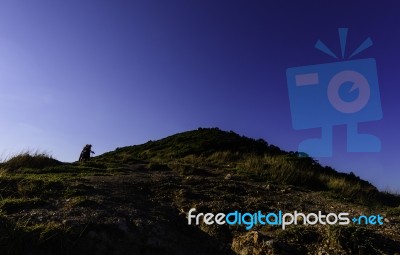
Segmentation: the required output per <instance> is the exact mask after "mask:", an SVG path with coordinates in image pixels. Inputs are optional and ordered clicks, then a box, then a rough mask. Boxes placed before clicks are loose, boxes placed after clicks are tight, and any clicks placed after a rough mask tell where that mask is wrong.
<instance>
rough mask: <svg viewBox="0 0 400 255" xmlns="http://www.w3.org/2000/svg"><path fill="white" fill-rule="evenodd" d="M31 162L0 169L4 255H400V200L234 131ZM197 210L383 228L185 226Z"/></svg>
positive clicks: (0, 233) (196, 133)
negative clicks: (361, 219) (75, 159)
mask: <svg viewBox="0 0 400 255" xmlns="http://www.w3.org/2000/svg"><path fill="white" fill-rule="evenodd" d="M29 159H30V160H29V161H23V162H22V161H18V160H16V159H13V160H12V161H11V162H12V163H13V164H8V163H10V162H5V163H3V164H2V169H3V173H2V175H1V176H0V186H1V190H0V195H1V200H0V208H1V215H0V225H1V228H0V236H1V238H0V253H1V254H28V253H29V254H47V253H55V252H57V254H189V253H190V254H325V253H329V254H400V217H399V216H400V207H399V205H400V198H399V197H397V196H394V195H390V194H386V193H381V192H379V191H378V190H377V189H376V188H375V187H374V186H373V185H371V184H370V183H368V182H366V181H363V180H361V179H360V178H358V177H357V176H355V175H354V174H344V173H338V172H336V171H335V170H334V169H332V168H329V167H322V166H321V165H319V164H318V162H316V161H314V160H313V159H312V158H308V157H301V155H298V154H296V153H287V152H284V151H281V150H280V149H279V148H278V147H275V146H272V145H269V144H268V143H267V142H265V141H263V140H254V139H250V138H246V137H241V136H239V135H237V134H235V133H233V132H224V131H221V130H219V129H199V130H194V131H189V132H184V133H181V134H176V135H173V136H170V137H167V138H164V139H161V140H159V141H150V142H148V143H145V144H142V145H137V146H130V147H124V148H118V149H116V150H115V151H113V152H109V153H106V154H103V155H101V156H98V157H96V158H93V159H92V161H90V162H87V163H83V164H81V163H73V164H67V163H64V164H60V163H59V162H57V161H54V160H48V162H49V164H48V165H42V164H39V165H34V166H31V163H30V162H32V160H31V158H29ZM16 161H17V162H16ZM41 162H42V161H41ZM55 162H56V163H57V164H55ZM191 208H196V210H197V212H203V213H207V212H212V213H219V212H222V213H228V212H232V211H235V210H238V211H241V212H247V211H249V212H252V213H253V212H257V211H259V210H261V211H263V212H278V211H279V210H282V211H285V212H293V211H295V210H297V211H301V212H303V213H312V212H318V211H322V212H324V213H330V212H335V213H340V212H348V213H350V214H351V215H352V216H358V215H369V214H381V215H383V216H384V217H385V222H384V224H383V225H379V226H376V225H356V224H350V225H348V226H328V225H318V224H317V225H303V224H298V225H296V226H288V227H287V229H286V230H282V228H281V227H280V226H263V225H255V226H253V228H252V229H251V230H250V231H248V230H246V229H245V228H246V226H245V225H242V226H228V225H215V224H214V225H206V224H204V223H203V224H200V225H199V226H195V225H191V226H189V225H188V221H187V214H188V212H189V210H190V209H191Z"/></svg>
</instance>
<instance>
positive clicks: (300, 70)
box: [286, 28, 382, 157]
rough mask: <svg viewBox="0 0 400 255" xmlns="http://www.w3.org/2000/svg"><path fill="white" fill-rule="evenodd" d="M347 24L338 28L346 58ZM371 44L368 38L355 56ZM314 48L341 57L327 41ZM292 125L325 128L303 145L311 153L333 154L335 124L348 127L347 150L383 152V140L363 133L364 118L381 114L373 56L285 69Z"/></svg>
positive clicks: (371, 117) (380, 116)
mask: <svg viewBox="0 0 400 255" xmlns="http://www.w3.org/2000/svg"><path fill="white" fill-rule="evenodd" d="M347 31H348V29H347V28H339V37H340V43H341V49H342V59H344V56H345V45H346V38H347ZM371 45H372V40H371V39H370V38H367V39H366V40H365V41H364V42H363V43H362V44H361V45H360V46H359V47H358V48H357V49H356V50H355V51H354V52H353V53H352V54H351V55H350V57H349V58H352V57H353V56H354V55H356V54H358V53H360V52H362V51H363V50H365V49H366V48H368V47H370V46H371ZM315 47H316V48H317V49H319V50H321V51H323V52H324V53H326V54H328V55H330V56H332V57H334V58H336V59H339V58H338V57H337V56H336V55H335V54H334V53H333V52H332V51H331V50H330V49H329V48H328V47H327V46H326V45H325V44H324V43H322V42H321V41H319V40H318V41H317V43H316V45H315ZM286 78H287V85H288V90H289V99H290V109H291V114H292V125H293V128H294V129H296V130H303V129H311V128H321V130H322V135H321V138H314V139H308V140H305V141H303V142H302V143H300V145H299V149H298V151H299V152H305V153H307V154H308V155H310V156H315V157H329V156H332V144H333V143H332V136H333V134H332V128H333V126H335V125H347V151H348V152H379V151H380V150H381V142H380V139H379V138H378V137H376V136H373V135H370V134H360V133H359V132H358V129H357V125H358V123H360V122H368V121H376V120H380V119H381V118H382V108H381V100H380V93H379V84H378V76H377V69H376V61H375V59H373V58H368V59H359V60H342V61H339V62H333V63H326V64H318V65H310V66H301V67H292V68H288V69H287V71H286Z"/></svg>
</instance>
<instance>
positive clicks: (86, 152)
mask: <svg viewBox="0 0 400 255" xmlns="http://www.w3.org/2000/svg"><path fill="white" fill-rule="evenodd" d="M90 153H94V151H92V145H91V144H86V145H85V147H83V149H82V152H81V155H80V156H79V161H80V162H85V161H88V160H90Z"/></svg>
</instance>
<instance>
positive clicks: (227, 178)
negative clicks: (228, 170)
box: [224, 174, 232, 180]
mask: <svg viewBox="0 0 400 255" xmlns="http://www.w3.org/2000/svg"><path fill="white" fill-rule="evenodd" d="M224 179H225V180H230V179H232V175H231V174H227V175H226V176H225V178H224Z"/></svg>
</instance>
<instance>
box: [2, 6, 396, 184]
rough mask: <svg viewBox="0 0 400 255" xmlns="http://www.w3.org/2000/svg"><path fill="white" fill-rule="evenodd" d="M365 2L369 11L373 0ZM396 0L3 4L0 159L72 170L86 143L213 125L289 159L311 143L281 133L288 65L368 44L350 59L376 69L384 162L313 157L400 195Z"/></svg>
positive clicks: (340, 149) (372, 156)
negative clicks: (319, 44)
mask: <svg viewBox="0 0 400 255" xmlns="http://www.w3.org/2000/svg"><path fill="white" fill-rule="evenodd" d="M371 2H372V1H371ZM399 13H400V4H399V3H398V1H394V0H393V1H380V2H376V1H374V3H369V2H366V1H351V2H350V1H334V2H329V3H327V2H326V1H308V2H307V1H231V0H229V1H228V0H225V1H216V0H212V1H211V0H207V1H206V0H198V1H183V0H182V1H153V0H146V1H122V0H115V1H100V0H96V1H53V0H46V1H44V0H36V1H2V2H1V3H0V106H1V107H0V123H1V125H0V141H1V142H0V152H1V153H2V155H3V158H4V157H7V156H8V155H10V154H12V153H15V152H18V151H21V150H23V149H39V150H45V151H48V152H50V153H52V154H53V156H54V157H56V158H57V159H59V160H62V161H75V160H77V159H78V156H79V153H80V150H81V149H82V147H83V145H84V144H86V143H92V144H93V150H94V151H95V152H96V153H97V154H101V153H104V152H107V151H110V150H114V149H115V148H116V147H122V146H127V145H134V144H140V143H143V142H146V141H148V140H156V139H159V138H163V137H165V136H168V135H171V134H174V133H177V132H181V131H186V130H190V129H196V128H198V127H200V126H201V127H215V126H218V127H220V128H221V129H225V130H233V131H235V132H237V133H239V134H242V135H246V136H249V137H253V138H264V139H265V140H267V141H268V142H270V143H273V144H275V145H277V146H279V147H281V148H282V149H285V150H294V151H295V150H297V145H298V143H299V142H300V141H302V140H303V139H306V138H312V137H314V136H318V134H319V133H318V130H317V129H316V130H306V131H295V130H293V128H292V124H291V115H290V107H289V98H288V90H287V85H286V73H285V72H286V69H287V68H288V67H294V66H303V65H311V64H322V63H329V62H334V61H335V60H334V59H332V58H331V57H329V56H327V55H325V54H323V53H321V52H320V51H318V50H316V49H314V44H315V42H316V40H318V39H321V40H322V41H324V42H325V43H326V44H327V45H329V46H330V47H331V48H332V50H333V51H335V52H340V45H339V39H338V34H337V28H339V27H348V28H349V33H348V49H355V48H356V47H357V46H358V45H359V43H361V42H362V41H363V40H364V39H365V38H367V37H368V36H370V37H371V38H372V40H373V42H374V45H373V46H372V47H371V48H369V49H367V50H366V51H364V52H363V53H361V54H359V55H357V56H356V57H355V59H362V58H370V57H373V58H375V59H376V61H377V67H378V77H379V83H380V91H381V100H382V109H383V116H384V117H383V119H382V120H381V121H377V122H370V123H365V124H362V125H361V130H363V131H365V132H369V133H372V134H375V135H376V136H378V137H380V138H381V141H382V151H381V152H380V153H347V152H346V147H345V144H346V135H345V126H338V127H335V128H334V140H335V142H334V155H333V157H331V158H321V159H319V160H320V162H321V163H323V164H328V165H331V166H333V167H335V168H336V169H337V170H339V171H345V172H349V171H353V172H354V173H356V174H357V175H360V176H361V177H362V178H364V179H367V180H369V181H371V182H372V183H373V184H375V185H377V186H378V187H379V188H381V189H386V188H390V189H391V190H393V191H400V172H399V167H398V166H399V164H400V150H399V147H400V145H399V142H400V135H399V129H400V127H399V124H400V123H399V121H398V116H399V114H398V112H399V109H400V107H399V96H400V88H399V81H400V79H399V73H400V72H399V70H398V69H399V59H400V47H399V45H400V34H399V33H398V27H397V26H398V25H399V24H400V15H399Z"/></svg>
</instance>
